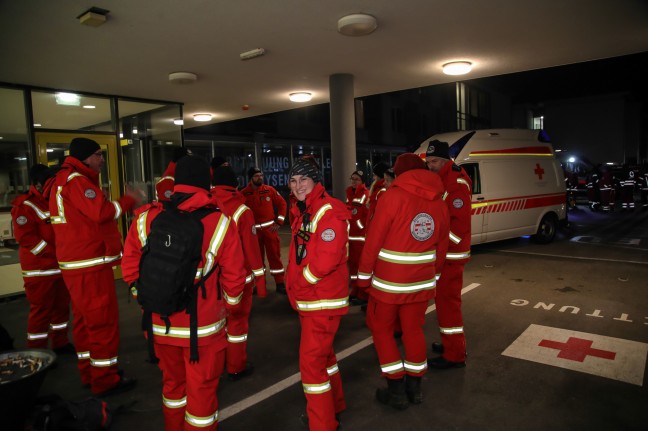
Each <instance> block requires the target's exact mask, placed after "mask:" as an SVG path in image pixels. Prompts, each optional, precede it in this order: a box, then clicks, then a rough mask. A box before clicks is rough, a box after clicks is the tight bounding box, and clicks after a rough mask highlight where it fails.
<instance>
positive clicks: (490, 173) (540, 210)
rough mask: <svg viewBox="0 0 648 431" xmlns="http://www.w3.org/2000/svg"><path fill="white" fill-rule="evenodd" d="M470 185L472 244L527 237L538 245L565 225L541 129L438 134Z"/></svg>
mask: <svg viewBox="0 0 648 431" xmlns="http://www.w3.org/2000/svg"><path fill="white" fill-rule="evenodd" d="M435 139H438V140H439V141H444V142H447V143H448V145H449V146H450V150H449V153H450V157H452V158H453V159H454V161H455V163H456V164H458V165H459V166H461V167H462V168H464V170H465V171H466V173H467V174H468V175H469V176H470V178H471V179H472V183H473V190H472V223H471V228H472V244H481V243H485V242H491V241H499V240H503V239H509V238H516V237H520V236H526V235H533V239H534V240H535V241H536V242H538V243H541V244H545V243H549V242H551V241H552V240H553V239H554V236H555V235H556V231H557V230H558V228H559V226H561V225H564V224H566V223H567V208H566V190H565V179H564V178H565V177H564V173H563V170H562V168H561V166H560V162H558V160H557V159H556V158H555V157H554V151H553V147H552V145H551V143H550V142H549V139H548V137H547V135H546V133H545V132H544V131H542V130H524V129H492V130H473V131H461V132H452V133H443V134H438V135H434V136H432V137H430V138H429V139H426V140H425V141H424V142H423V143H422V144H421V145H420V147H419V148H418V150H416V153H417V154H419V155H420V156H421V157H425V152H426V150H427V148H428V145H429V142H430V141H433V140H435Z"/></svg>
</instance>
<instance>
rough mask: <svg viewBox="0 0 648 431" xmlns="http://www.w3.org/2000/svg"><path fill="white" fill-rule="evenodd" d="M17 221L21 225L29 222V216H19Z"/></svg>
mask: <svg viewBox="0 0 648 431" xmlns="http://www.w3.org/2000/svg"><path fill="white" fill-rule="evenodd" d="M16 223H17V224H19V225H21V226H22V225H25V224H27V217H25V216H19V217H18V218H17V219H16Z"/></svg>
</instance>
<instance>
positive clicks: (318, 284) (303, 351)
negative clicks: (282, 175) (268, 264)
mask: <svg viewBox="0 0 648 431" xmlns="http://www.w3.org/2000/svg"><path fill="white" fill-rule="evenodd" d="M321 179H322V174H321V171H320V169H319V167H318V166H317V164H316V162H315V160H314V159H312V158H311V157H302V158H300V159H298V160H297V161H295V164H294V166H293V168H292V171H291V172H290V180H289V185H290V190H291V193H292V196H291V199H293V204H292V207H291V209H290V220H291V227H292V234H293V241H292V242H291V244H290V251H289V254H288V272H287V279H286V280H287V283H286V288H287V293H288V299H289V301H290V305H291V306H292V307H293V308H294V309H295V310H296V311H297V312H298V313H299V320H300V323H301V338H300V342H299V371H300V372H301V379H302V387H303V390H304V394H305V396H306V415H305V416H302V421H303V422H305V423H308V425H309V427H310V429H311V430H317V431H321V430H326V431H333V430H335V429H337V428H338V426H339V413H340V412H342V411H343V410H345V408H346V403H345V401H344V393H343V391H342V377H341V376H340V373H339V370H338V365H337V358H336V356H335V351H334V350H333V340H334V338H335V334H336V333H337V330H338V328H339V326H340V320H341V319H342V316H343V315H344V314H346V313H348V311H349V290H348V281H349V269H348V267H347V249H348V243H349V234H348V229H349V220H350V219H351V213H350V211H349V210H348V209H347V207H346V205H345V204H343V203H342V202H341V201H339V200H337V199H335V198H333V197H331V196H329V195H328V193H326V190H325V189H324V186H323V185H322V184H321Z"/></svg>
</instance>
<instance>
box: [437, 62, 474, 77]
mask: <svg viewBox="0 0 648 431" xmlns="http://www.w3.org/2000/svg"><path fill="white" fill-rule="evenodd" d="M471 70H472V63H471V62H469V61H451V62H450V63H446V64H444V65H443V73H445V74H446V75H465V74H466V73H468V72H470V71H471Z"/></svg>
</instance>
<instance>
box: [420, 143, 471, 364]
mask: <svg viewBox="0 0 648 431" xmlns="http://www.w3.org/2000/svg"><path fill="white" fill-rule="evenodd" d="M448 151H449V147H448V143H447V142H442V141H439V140H436V139H435V140H433V141H430V143H429V144H428V148H427V151H426V153H425V161H426V164H427V167H428V169H430V170H431V171H432V172H435V173H437V174H438V175H439V176H440V177H441V181H442V182H443V188H444V190H445V196H444V198H443V199H444V201H445V204H446V206H447V207H448V211H449V213H450V245H449V246H448V254H447V255H446V262H445V265H444V267H443V271H442V272H441V278H440V279H439V282H438V283H437V289H436V290H437V293H436V306H437V318H438V321H439V331H440V332H441V343H433V344H432V350H433V351H434V352H435V353H439V354H440V355H439V356H436V357H434V358H430V360H429V361H428V366H429V367H431V368H435V369H447V368H457V367H465V366H466V337H465V335H464V326H463V316H462V314H461V289H462V288H463V272H464V266H465V265H466V263H468V261H469V260H470V213H471V196H472V181H471V180H470V177H469V176H468V174H466V171H464V170H463V169H462V168H461V167H459V166H457V165H456V164H455V163H454V162H453V161H452V160H451V159H450V155H449V154H448Z"/></svg>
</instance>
